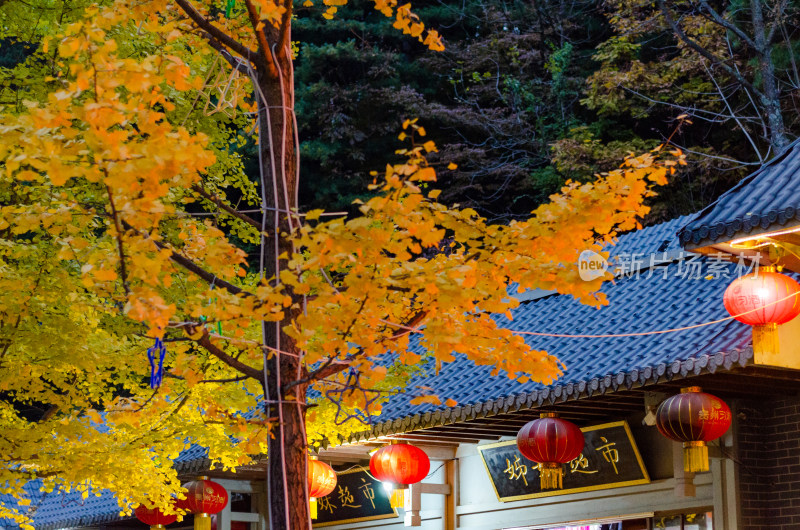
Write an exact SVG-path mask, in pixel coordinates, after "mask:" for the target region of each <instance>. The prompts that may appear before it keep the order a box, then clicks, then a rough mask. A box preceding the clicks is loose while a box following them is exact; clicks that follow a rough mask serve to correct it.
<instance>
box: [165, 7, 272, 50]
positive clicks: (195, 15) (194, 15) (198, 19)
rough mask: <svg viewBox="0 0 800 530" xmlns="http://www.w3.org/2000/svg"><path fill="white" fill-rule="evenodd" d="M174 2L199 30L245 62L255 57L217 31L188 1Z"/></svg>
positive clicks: (239, 43)
mask: <svg viewBox="0 0 800 530" xmlns="http://www.w3.org/2000/svg"><path fill="white" fill-rule="evenodd" d="M175 2H176V3H177V4H178V6H179V7H180V8H181V9H182V10H183V12H184V13H186V15H187V16H188V17H189V18H191V19H192V21H193V22H194V23H195V24H197V25H198V26H199V27H200V28H201V29H203V30H205V31H206V32H207V33H208V34H209V35H211V36H212V37H214V38H215V39H216V40H217V41H219V42H220V43H222V44H224V45H225V46H227V47H228V48H230V49H231V50H233V51H235V52H236V53H238V54H239V55H241V56H242V57H244V58H245V59H247V60H252V59H253V57H254V56H255V55H256V53H255V52H254V51H253V50H251V49H250V48H248V47H247V46H245V45H244V44H242V43H241V42H239V41H238V40H236V39H234V38H233V37H231V36H230V35H228V34H227V33H225V32H224V31H222V30H221V29H219V28H218V27H217V26H215V25H214V24H212V23H211V22H210V21H209V20H208V19H207V18H205V17H204V16H203V15H201V14H200V12H199V11H198V10H197V9H195V8H194V6H193V5H192V4H191V2H189V0H175Z"/></svg>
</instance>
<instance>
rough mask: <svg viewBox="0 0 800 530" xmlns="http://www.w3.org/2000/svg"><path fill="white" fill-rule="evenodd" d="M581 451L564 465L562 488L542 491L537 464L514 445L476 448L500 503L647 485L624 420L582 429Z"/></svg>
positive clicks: (637, 453)
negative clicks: (582, 444)
mask: <svg viewBox="0 0 800 530" xmlns="http://www.w3.org/2000/svg"><path fill="white" fill-rule="evenodd" d="M581 431H582V432H583V435H584V440H585V446H584V449H583V452H582V453H581V454H580V455H579V456H578V457H577V458H575V459H574V460H572V461H570V462H569V463H567V464H565V465H564V473H565V474H564V479H563V480H564V489H563V490H555V491H551V490H546V491H542V490H541V489H540V486H539V480H538V478H539V464H537V463H535V462H531V461H530V460H528V459H527V458H525V457H524V456H523V455H522V454H521V453H520V452H519V450H518V449H517V445H516V442H515V441H514V440H510V441H508V442H499V443H494V444H488V445H482V446H479V447H478V450H479V452H480V453H481V457H482V458H483V462H484V464H485V465H486V470H487V471H488V473H489V477H490V479H491V481H492V485H493V486H494V489H495V493H496V494H497V498H498V499H499V500H500V501H503V502H506V501H514V500H520V499H529V498H534V497H545V496H550V495H563V494H565V493H576V492H580V491H590V490H596V489H605V488H618V487H621V486H630V485H634V484H646V483H648V482H650V478H649V477H648V475H647V470H646V469H645V467H644V464H643V463H642V458H641V456H640V455H639V450H638V449H637V447H636V443H635V442H634V440H633V436H632V435H631V432H630V428H629V427H628V425H627V423H625V422H624V421H619V422H614V423H606V424H603V425H596V426H592V427H586V428H584V429H581Z"/></svg>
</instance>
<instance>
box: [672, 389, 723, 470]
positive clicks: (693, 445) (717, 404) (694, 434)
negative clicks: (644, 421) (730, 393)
mask: <svg viewBox="0 0 800 530" xmlns="http://www.w3.org/2000/svg"><path fill="white" fill-rule="evenodd" d="M656 425H657V426H658V430H659V432H660V433H661V434H663V435H664V436H666V437H667V438H669V439H671V440H675V441H676V442H683V469H684V470H686V471H688V472H692V473H699V472H701V471H708V447H707V446H706V442H710V441H711V440H716V439H717V438H719V437H720V436H722V435H723V434H725V433H726V432H727V431H728V429H729V428H730V426H731V409H729V408H728V405H726V404H725V402H724V401H722V400H721V399H719V398H718V397H716V396H712V395H711V394H706V393H705V392H703V391H702V390H701V389H700V387H699V386H690V387H689V388H683V389H681V393H680V394H678V395H675V396H672V397H669V398H667V399H665V400H664V401H662V402H661V404H660V405H659V406H658V410H657V411H656Z"/></svg>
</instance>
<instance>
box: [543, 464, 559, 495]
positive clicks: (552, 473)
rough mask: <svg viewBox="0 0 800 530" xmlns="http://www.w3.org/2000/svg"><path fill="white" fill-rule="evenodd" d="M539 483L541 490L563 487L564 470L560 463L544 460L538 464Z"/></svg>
mask: <svg viewBox="0 0 800 530" xmlns="http://www.w3.org/2000/svg"><path fill="white" fill-rule="evenodd" d="M539 485H540V486H541V488H542V489H543V490H552V489H561V488H563V487H564V470H563V469H562V467H561V464H558V463H555V462H545V463H543V464H540V465H539Z"/></svg>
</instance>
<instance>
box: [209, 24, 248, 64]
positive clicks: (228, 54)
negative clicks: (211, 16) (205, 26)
mask: <svg viewBox="0 0 800 530" xmlns="http://www.w3.org/2000/svg"><path fill="white" fill-rule="evenodd" d="M202 35H203V38H205V39H206V40H207V41H208V44H209V45H210V46H211V47H212V48H214V49H215V50H217V51H218V52H219V54H220V55H222V58H223V59H225V60H226V61H228V64H230V65H231V66H232V67H233V68H234V70H237V71H238V72H240V73H242V74H248V73H249V72H248V70H247V65H246V63H245V62H244V59H240V58H239V57H234V56H233V55H231V52H229V51H228V49H227V48H225V46H223V45H222V44H221V43H220V42H219V41H218V40H217V39H215V38H214V37H212V36H211V34H210V33H207V32H203V33H202Z"/></svg>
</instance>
